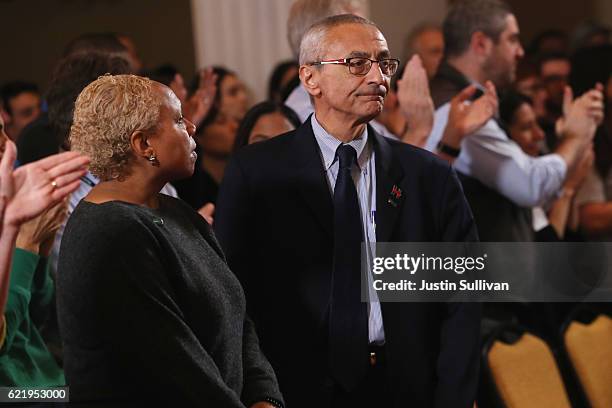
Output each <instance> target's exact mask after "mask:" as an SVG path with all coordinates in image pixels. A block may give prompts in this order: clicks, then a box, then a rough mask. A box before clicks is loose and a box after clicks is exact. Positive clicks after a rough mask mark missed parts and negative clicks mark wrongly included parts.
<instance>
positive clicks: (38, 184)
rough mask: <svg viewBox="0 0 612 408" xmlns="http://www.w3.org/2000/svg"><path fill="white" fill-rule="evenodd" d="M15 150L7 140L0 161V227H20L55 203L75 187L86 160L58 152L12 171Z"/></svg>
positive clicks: (87, 160)
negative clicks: (0, 217)
mask: <svg viewBox="0 0 612 408" xmlns="http://www.w3.org/2000/svg"><path fill="white" fill-rule="evenodd" d="M16 153H17V150H16V148H15V144H14V143H13V142H11V141H7V142H6V148H5V152H4V155H3V157H2V160H1V161H0V207H2V211H4V214H3V217H2V219H3V225H2V227H3V228H7V227H10V228H19V227H20V226H21V224H23V223H24V222H26V221H29V220H31V219H32V218H34V217H36V216H38V215H40V214H41V213H42V212H43V211H45V210H46V209H48V208H50V207H52V206H54V205H56V204H58V203H59V202H60V201H62V200H63V199H64V198H66V197H67V196H68V194H70V193H72V192H73V191H74V190H76V189H77V188H78V186H79V183H80V181H79V178H80V177H82V176H83V175H85V173H86V172H87V165H88V164H89V158H87V157H85V156H82V155H80V154H79V153H76V152H66V153H60V154H56V155H53V156H49V157H46V158H44V159H42V160H38V161H36V162H33V163H29V164H26V165H24V166H21V167H19V168H17V169H16V170H14V171H13V163H14V161H15V156H16Z"/></svg>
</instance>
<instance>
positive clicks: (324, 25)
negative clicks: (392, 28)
mask: <svg viewBox="0 0 612 408" xmlns="http://www.w3.org/2000/svg"><path fill="white" fill-rule="evenodd" d="M345 24H362V25H368V26H372V27H374V28H376V29H377V30H378V31H380V28H378V26H377V25H376V24H374V23H373V22H371V21H370V20H368V19H365V18H363V17H359V16H356V15H354V14H340V15H336V16H331V17H327V18H326V19H323V20H321V21H319V22H318V23H315V24H314V25H313V26H312V27H310V28H309V29H308V31H306V33H305V34H304V37H303V38H302V43H301V44H300V57H299V63H300V65H306V64H309V63H312V62H317V61H320V60H321V59H322V58H324V57H325V51H326V46H327V45H326V44H325V37H326V36H327V33H328V32H329V30H331V29H332V28H334V27H337V26H341V25H345Z"/></svg>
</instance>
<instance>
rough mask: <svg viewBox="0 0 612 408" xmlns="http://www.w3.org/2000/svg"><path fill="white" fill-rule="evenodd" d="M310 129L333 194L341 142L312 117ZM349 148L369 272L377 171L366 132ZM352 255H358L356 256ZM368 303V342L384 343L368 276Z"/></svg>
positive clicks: (374, 237) (369, 274)
mask: <svg viewBox="0 0 612 408" xmlns="http://www.w3.org/2000/svg"><path fill="white" fill-rule="evenodd" d="M311 124H312V130H313V132H314V135H315V139H316V140H317V143H318V145H319V151H320V153H321V160H322V162H323V166H324V169H325V175H326V176H327V181H328V185H329V191H330V193H331V194H332V195H333V193H334V188H335V186H336V178H337V177H338V166H339V163H338V160H337V158H336V150H337V149H338V146H340V145H341V144H342V142H341V141H340V140H338V139H336V138H335V137H333V136H332V135H330V134H329V133H327V131H326V130H325V129H324V128H323V127H322V126H321V125H320V124H319V122H318V121H317V119H316V117H315V115H312V119H311ZM348 145H350V146H352V147H353V148H354V149H355V150H356V151H357V166H353V168H352V169H351V175H352V177H353V182H354V183H355V187H356V189H357V197H358V200H359V209H360V213H361V221H362V222H361V225H362V228H363V236H364V241H365V243H366V262H367V263H368V269H367V270H368V271H371V270H372V264H373V259H374V257H375V256H376V254H375V253H374V251H375V248H374V245H367V244H369V243H375V242H376V169H375V167H376V166H375V163H376V162H375V157H374V149H372V146H371V144H370V143H368V129H367V127H365V130H364V132H363V133H362V134H361V135H360V136H358V137H356V138H355V139H353V140H352V141H350V142H349V143H348ZM355 256H359V257H360V256H361V255H360V254H355ZM368 287H369V302H368V337H369V340H370V343H373V344H383V343H384V342H385V331H384V328H383V321H382V313H381V310H380V302H379V301H378V295H377V294H376V291H374V290H373V289H372V275H371V273H368Z"/></svg>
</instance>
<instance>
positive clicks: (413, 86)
mask: <svg viewBox="0 0 612 408" xmlns="http://www.w3.org/2000/svg"><path fill="white" fill-rule="evenodd" d="M397 98H398V100H399V105H400V109H401V111H402V113H403V115H404V117H405V118H406V122H407V129H406V133H404V135H401V139H402V140H403V141H404V142H407V143H410V144H414V145H416V146H423V145H424V144H425V141H426V140H427V137H428V136H429V134H430V133H431V129H432V128H433V120H434V104H433V100H432V99H431V94H430V92H429V82H428V79H427V72H426V71H425V68H423V63H422V62H421V58H420V57H419V56H418V55H414V56H413V57H412V58H410V61H408V64H407V65H406V68H405V69H404V73H403V75H402V78H401V79H399V80H398V81H397Z"/></svg>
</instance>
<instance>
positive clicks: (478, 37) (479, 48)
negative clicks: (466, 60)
mask: <svg viewBox="0 0 612 408" xmlns="http://www.w3.org/2000/svg"><path fill="white" fill-rule="evenodd" d="M470 49H471V50H472V52H473V53H474V54H476V55H477V56H483V57H487V56H489V54H490V53H491V50H492V49H493V40H492V39H491V37H489V36H488V35H486V34H485V33H483V32H482V31H476V32H475V33H474V34H472V38H471V39H470Z"/></svg>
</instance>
